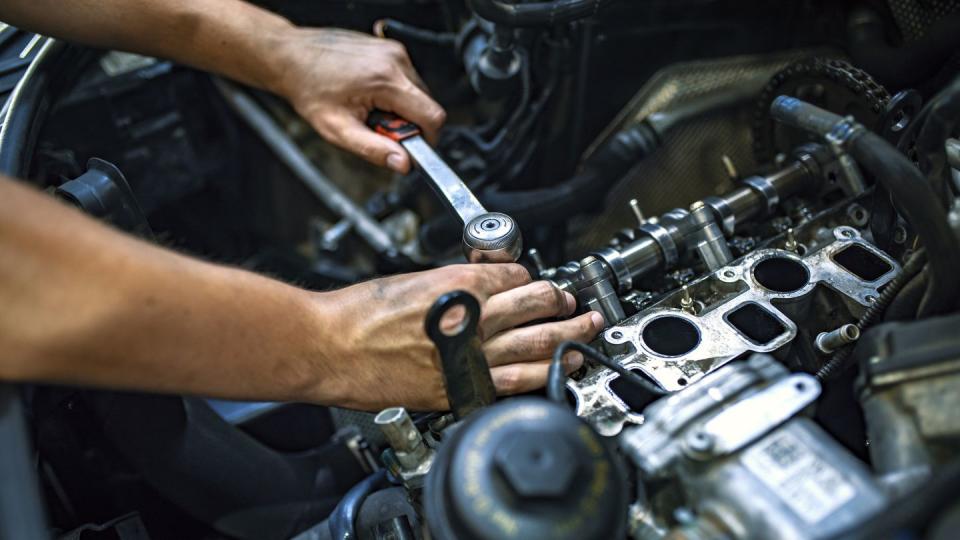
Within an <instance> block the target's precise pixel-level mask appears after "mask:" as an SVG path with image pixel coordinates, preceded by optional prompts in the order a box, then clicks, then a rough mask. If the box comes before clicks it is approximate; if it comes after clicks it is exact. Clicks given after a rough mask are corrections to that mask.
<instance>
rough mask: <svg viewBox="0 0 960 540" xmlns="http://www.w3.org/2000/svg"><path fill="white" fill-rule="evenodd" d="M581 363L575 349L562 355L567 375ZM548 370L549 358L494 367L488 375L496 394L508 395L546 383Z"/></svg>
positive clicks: (581, 360) (527, 390) (542, 385)
mask: <svg viewBox="0 0 960 540" xmlns="http://www.w3.org/2000/svg"><path fill="white" fill-rule="evenodd" d="M582 365H583V355H581V354H580V353H578V352H576V351H571V352H569V353H567V354H565V355H564V356H563V368H564V371H566V373H567V374H568V375H569V374H570V373H572V372H574V371H576V370H577V369H579V368H580V366H582ZM549 371H550V360H538V361H536V362H526V363H523V364H510V365H508V366H500V367H495V368H492V369H491V370H490V376H491V377H492V378H493V385H494V386H495V387H496V388H497V394H498V395H501V396H509V395H513V394H522V393H524V392H532V391H534V390H537V389H540V388H543V387H544V385H545V384H546V383H547V373H548V372H549Z"/></svg>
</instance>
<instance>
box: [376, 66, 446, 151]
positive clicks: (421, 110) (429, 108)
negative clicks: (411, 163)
mask: <svg viewBox="0 0 960 540" xmlns="http://www.w3.org/2000/svg"><path fill="white" fill-rule="evenodd" d="M375 100H376V105H377V107H379V108H381V109H383V110H386V111H391V112H394V113H396V114H398V115H400V116H401V117H403V118H405V119H407V120H409V121H411V122H413V123H414V124H417V125H418V126H420V129H421V130H422V131H423V135H424V136H425V137H426V138H427V140H428V141H431V142H433V141H435V140H436V136H437V132H438V131H440V128H441V127H442V126H443V123H444V122H446V120H447V113H446V111H444V110H443V107H441V106H440V105H439V104H438V103H437V102H436V101H434V100H433V98H431V97H430V96H429V95H427V93H426V92H424V91H423V90H421V89H420V88H418V87H417V85H416V84H414V83H413V82H411V81H410V80H408V79H406V78H404V79H403V81H402V82H399V83H397V84H395V85H391V86H390V87H389V88H387V89H385V90H384V91H382V92H380V93H379V94H377V95H376V96H375Z"/></svg>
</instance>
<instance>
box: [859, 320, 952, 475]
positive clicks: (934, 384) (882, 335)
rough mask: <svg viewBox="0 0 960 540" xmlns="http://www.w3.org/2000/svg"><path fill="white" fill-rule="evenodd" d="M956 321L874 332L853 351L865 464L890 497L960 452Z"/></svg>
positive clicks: (903, 325) (886, 327) (892, 326)
mask: <svg viewBox="0 0 960 540" xmlns="http://www.w3.org/2000/svg"><path fill="white" fill-rule="evenodd" d="M958 325H960V317H958V316H956V315H954V316H951V317H944V318H939V319H929V320H924V321H918V322H913V323H895V324H887V325H883V326H879V327H877V328H875V329H874V330H872V331H871V332H869V333H867V334H866V335H865V339H864V343H863V344H862V347H861V348H859V349H858V350H857V355H858V360H859V361H860V364H861V366H862V367H861V373H862V374H863V382H864V384H863V386H862V388H861V392H860V402H861V404H862V406H863V412H864V417H865V420H866V423H867V436H868V437H869V440H870V446H869V449H870V457H871V462H872V463H873V467H874V469H875V470H876V472H877V474H879V475H881V476H882V480H883V481H884V483H885V484H886V486H887V487H888V488H890V489H891V490H892V491H893V492H895V493H905V492H908V491H909V490H910V489H911V488H914V487H917V486H919V485H920V484H922V483H923V482H924V481H926V480H927V479H928V478H929V477H930V474H931V471H932V470H934V469H935V468H936V467H937V466H940V465H943V464H944V463H945V462H946V461H947V459H948V457H949V456H954V455H956V453H957V452H958V451H960V416H958V415H957V411H958V410H960V338H958V337H957V335H956V330H957V327H958Z"/></svg>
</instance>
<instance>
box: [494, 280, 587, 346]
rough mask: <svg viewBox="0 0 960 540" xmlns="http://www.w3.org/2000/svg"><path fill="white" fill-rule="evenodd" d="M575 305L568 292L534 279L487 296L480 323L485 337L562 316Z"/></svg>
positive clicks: (571, 310) (568, 312)
mask: <svg viewBox="0 0 960 540" xmlns="http://www.w3.org/2000/svg"><path fill="white" fill-rule="evenodd" d="M576 307H577V301H576V299H575V298H574V297H573V295H572V294H570V293H567V292H563V291H561V290H560V288H559V287H557V286H556V285H554V284H553V283H550V282H549V281H537V282H534V283H530V284H528V285H524V286H522V287H517V288H516V289H511V290H509V291H504V292H502V293H500V294H496V295H494V296H491V297H490V299H489V300H488V301H487V305H486V307H485V309H484V313H483V320H482V321H481V322H480V327H481V328H482V329H483V335H484V336H488V337H489V336H493V335H495V334H497V333H499V332H500V331H501V330H506V329H507V328H513V327H515V326H519V325H521V324H524V323H528V322H530V321H535V320H538V319H553V318H556V317H565V316H567V315H570V314H571V313H573V310H574V309H576Z"/></svg>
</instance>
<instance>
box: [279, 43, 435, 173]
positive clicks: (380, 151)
mask: <svg viewBox="0 0 960 540" xmlns="http://www.w3.org/2000/svg"><path fill="white" fill-rule="evenodd" d="M277 53H278V55H279V56H278V57H279V58H280V59H281V60H280V61H281V62H282V64H281V65H282V66H283V73H282V75H280V76H279V77H278V78H277V79H276V80H275V81H273V82H272V83H271V84H270V89H271V90H273V91H274V92H276V93H277V94H279V95H281V96H283V97H285V98H286V99H287V100H288V101H289V102H290V103H291V105H293V107H294V108H295V109H296V110H297V112H298V113H299V114H300V115H301V116H303V118H305V119H306V120H307V121H308V122H310V124H311V125H312V126H313V127H314V129H316V130H317V132H318V133H320V135H321V136H322V137H323V138H324V139H326V140H327V141H329V142H331V143H333V144H335V145H337V146H340V147H341V148H344V149H346V150H349V151H351V152H353V153H355V154H357V155H359V156H361V157H363V158H364V159H366V160H367V161H370V162H371V163H374V164H376V165H380V166H386V167H388V168H390V169H392V170H394V171H397V172H400V173H406V172H408V171H409V170H410V157H409V155H408V154H407V152H406V151H405V150H404V149H403V147H401V146H400V144H398V143H397V142H395V141H392V140H390V139H388V138H387V137H384V136H382V135H379V134H377V133H374V132H373V131H372V130H371V129H370V128H369V127H367V125H366V120H367V117H368V116H369V114H370V112H371V111H372V110H373V109H381V110H384V111H389V112H393V113H396V114H398V115H400V116H402V117H403V118H406V119H407V120H410V121H411V122H413V123H415V124H417V125H419V126H420V128H421V129H422V130H423V133H424V135H425V136H426V138H427V139H428V140H435V138H436V134H437V131H438V130H439V129H440V127H441V126H442V125H443V122H444V121H445V120H446V113H445V112H444V110H443V108H442V107H440V105H438V104H437V103H436V102H435V101H434V100H433V99H431V98H430V96H429V95H427V88H426V86H425V85H424V83H423V81H422V80H421V79H420V77H419V76H418V75H417V72H416V70H414V68H413V64H412V63H411V61H410V57H409V56H408V55H407V51H406V49H405V48H404V46H403V45H401V44H400V43H399V42H397V41H394V40H390V39H379V38H375V37H373V36H368V35H366V34H361V33H359V32H352V31H348V30H340V29H325V28H324V29H321V28H295V27H291V28H290V29H288V30H286V31H284V33H283V34H282V37H281V38H279V39H278V41H277Z"/></svg>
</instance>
